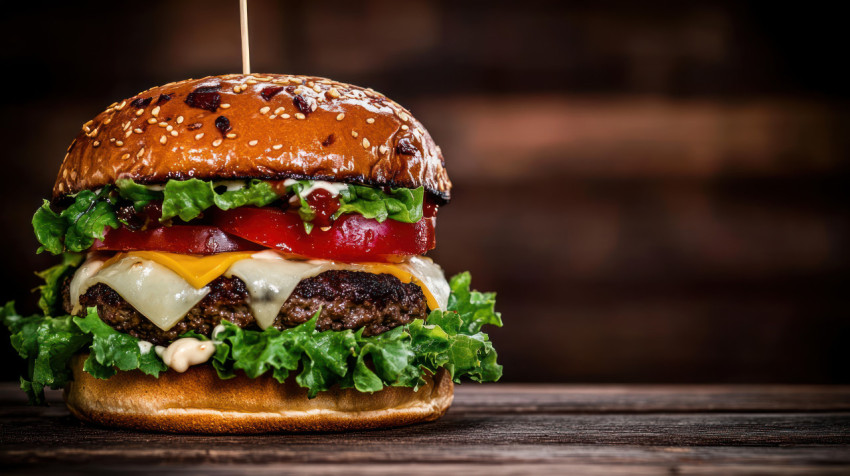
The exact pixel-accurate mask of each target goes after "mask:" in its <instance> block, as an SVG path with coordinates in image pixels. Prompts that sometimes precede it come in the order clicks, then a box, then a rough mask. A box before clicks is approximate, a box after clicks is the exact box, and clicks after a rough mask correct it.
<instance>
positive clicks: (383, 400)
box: [65, 355, 454, 434]
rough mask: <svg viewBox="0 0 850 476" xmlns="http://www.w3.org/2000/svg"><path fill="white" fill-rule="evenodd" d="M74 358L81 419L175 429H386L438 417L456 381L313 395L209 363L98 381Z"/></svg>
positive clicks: (70, 396) (72, 398)
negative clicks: (222, 374)
mask: <svg viewBox="0 0 850 476" xmlns="http://www.w3.org/2000/svg"><path fill="white" fill-rule="evenodd" d="M85 358H86V356H85V355H81V356H76V357H75V358H74V360H73V361H72V370H73V372H74V381H73V382H71V383H70V384H69V385H68V386H67V387H66V388H65V402H66V403H67V405H68V409H69V410H70V411H71V413H72V414H73V415H74V416H76V417H77V418H79V419H81V420H83V421H87V422H91V423H96V424H101V425H105V426H114V427H123V428H132V429H137V430H149V431H163V432H172V433H219V434H236V433H268V432H299V431H342V430H362V429H369V428H385V427H392V426H400V425H409V424H413V423H420V422H426V421H432V420H436V419H437V418H439V417H440V416H442V415H443V414H444V413H445V412H446V410H448V408H449V405H451V403H452V398H453V395H454V386H453V384H452V381H451V378H450V377H449V375H448V372H446V371H445V370H440V371H439V372H438V373H437V374H436V375H434V376H433V378H431V377H428V378H426V380H427V383H426V384H425V386H423V387H422V388H420V389H419V390H418V391H414V390H413V389H411V388H406V387H388V388H385V389H384V390H381V391H380V392H376V393H373V394H368V393H361V392H358V391H357V390H355V389H345V390H340V389H336V388H335V389H332V390H330V391H328V392H322V393H319V395H318V396H317V397H316V398H313V399H308V398H307V392H306V390H304V389H303V388H301V387H299V386H298V385H297V384H296V383H295V381H294V379H289V380H287V381H286V383H284V384H280V383H278V382H277V381H276V380H274V379H273V378H271V377H270V376H262V377H259V378H256V379H250V378H248V377H245V376H244V375H241V374H240V375H238V376H237V377H235V378H233V379H229V380H221V379H220V378H219V377H218V375H216V373H215V370H214V369H213V368H212V367H211V366H209V365H198V366H194V367H190V368H189V370H187V371H186V372H185V373H182V374H181V373H177V372H174V371H173V370H169V371H168V372H166V373H164V374H162V375H160V377H159V378H154V377H151V376H148V375H144V374H142V373H141V372H139V371H130V372H118V374H116V375H114V376H113V377H111V378H109V379H108V380H100V379H96V378H94V377H92V376H91V375H89V374H88V373H86V372H83V370H82V369H83V363H84V362H85Z"/></svg>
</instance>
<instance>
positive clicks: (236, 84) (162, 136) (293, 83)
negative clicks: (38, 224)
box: [53, 74, 451, 202]
mask: <svg viewBox="0 0 850 476" xmlns="http://www.w3.org/2000/svg"><path fill="white" fill-rule="evenodd" d="M192 177H195V178H200V179H205V180H216V179H223V180H227V179H245V178H261V179H284V178H290V177H291V178H315V179H324V180H333V181H339V182H352V183H362V184H367V185H378V186H385V185H387V186H397V187H407V188H417V187H420V186H424V187H425V189H426V190H427V191H428V192H430V193H431V194H433V195H434V196H435V197H437V198H438V199H440V201H442V202H446V201H448V199H449V198H450V192H451V182H449V178H448V175H447V174H446V169H445V163H444V161H443V157H442V152H441V151H440V148H439V147H437V146H436V145H435V144H434V141H433V140H432V139H431V136H430V135H429V134H428V132H427V131H426V130H425V129H424V128H423V127H422V124H420V123H419V121H417V120H416V119H414V118H413V117H412V116H411V115H410V112H409V111H407V110H406V109H404V108H403V107H401V106H399V105H398V104H396V103H395V102H393V101H391V100H390V99H387V98H386V97H385V96H383V95H382V94H379V93H377V92H375V91H373V90H371V89H364V88H360V87H357V86H352V85H349V84H344V83H338V82H335V81H331V80H329V79H324V78H317V77H308V76H290V75H278V74H265V75H260V74H253V75H241V74H231V75H225V76H210V77H206V78H202V79H190V80H186V81H180V82H176V83H170V84H166V85H164V86H160V87H156V88H152V89H149V90H147V91H145V92H142V93H139V94H137V95H136V96H133V97H131V98H128V99H125V100H123V101H121V102H118V103H114V104H112V105H111V106H109V107H108V108H107V109H106V111H104V112H102V113H100V114H98V116H97V117H95V118H94V119H92V120H91V121H89V122H87V123H85V124H84V125H83V128H82V130H81V131H80V133H79V134H78V135H77V137H76V138H75V139H74V141H73V142H72V143H71V145H70V146H69V147H68V153H67V154H66V156H65V160H64V161H63V162H62V167H61V168H60V169H59V176H58V177H57V179H56V184H55V185H54V187H53V198H54V199H59V198H61V197H63V196H65V195H68V194H73V193H76V192H79V191H80V190H85V189H97V188H99V187H102V186H104V185H107V184H111V183H114V182H115V181H116V180H117V179H120V178H131V179H133V180H135V181H137V182H140V183H161V182H164V181H166V180H168V179H172V178H174V179H188V178H192Z"/></svg>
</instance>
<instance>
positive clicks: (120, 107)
mask: <svg viewBox="0 0 850 476" xmlns="http://www.w3.org/2000/svg"><path fill="white" fill-rule="evenodd" d="M126 105H127V101H126V100H125V101H121V104H118V105H116V106H115V110H116V111H120V110H121V109H124V106H126Z"/></svg>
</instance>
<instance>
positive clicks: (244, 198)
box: [162, 179, 280, 221]
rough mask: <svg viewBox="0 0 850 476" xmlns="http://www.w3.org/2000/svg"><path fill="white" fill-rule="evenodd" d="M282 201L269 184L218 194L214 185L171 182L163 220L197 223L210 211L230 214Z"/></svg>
mask: <svg viewBox="0 0 850 476" xmlns="http://www.w3.org/2000/svg"><path fill="white" fill-rule="evenodd" d="M279 198H280V197H279V196H278V195H277V193H276V192H275V191H274V190H273V189H272V187H271V185H270V184H269V183H268V182H263V181H261V180H250V181H248V182H247V184H246V185H245V187H243V188H241V189H238V190H231V191H223V192H218V191H216V187H215V185H214V184H213V183H212V182H205V181H203V180H198V179H189V180H169V181H168V183H166V184H165V190H164V192H163V199H162V200H163V201H162V220H168V219H171V218H174V217H180V219H181V220H183V221H189V220H192V219H195V218H197V217H199V216H200V215H201V213H203V211H204V210H206V209H208V208H210V207H213V206H215V207H218V208H220V209H222V210H230V209H233V208H237V207H242V206H245V205H253V206H256V207H263V206H266V205H268V204H270V203H272V202H274V201H275V200H277V199H279Z"/></svg>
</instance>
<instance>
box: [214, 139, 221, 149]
mask: <svg viewBox="0 0 850 476" xmlns="http://www.w3.org/2000/svg"><path fill="white" fill-rule="evenodd" d="M220 145H221V139H216V140H214V141H213V147H218V146H220Z"/></svg>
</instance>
